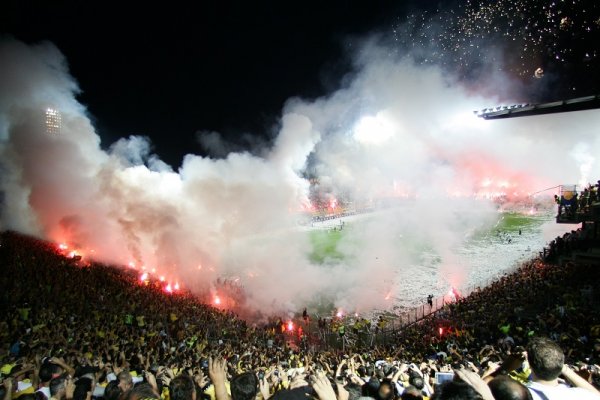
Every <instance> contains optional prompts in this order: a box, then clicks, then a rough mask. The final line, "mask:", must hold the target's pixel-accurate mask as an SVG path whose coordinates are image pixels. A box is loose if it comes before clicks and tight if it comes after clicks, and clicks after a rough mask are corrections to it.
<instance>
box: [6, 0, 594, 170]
mask: <svg viewBox="0 0 600 400" xmlns="http://www.w3.org/2000/svg"><path fill="white" fill-rule="evenodd" d="M87 3H89V2H66V1H56V2H52V1H46V2H32V1H19V0H10V1H6V2H4V4H5V5H4V6H3V12H2V15H1V16H0V26H1V28H0V29H1V30H2V33H3V34H4V35H7V34H8V35H11V36H14V37H16V38H17V39H20V40H23V41H25V42H27V43H35V42H38V41H41V40H50V41H52V42H53V43H54V44H55V45H56V46H57V47H58V48H59V49H60V50H61V51H62V52H63V53H64V54H65V56H66V58H67V60H68V63H69V67H70V71H71V74H72V75H73V76H74V77H75V79H76V80H77V81H78V82H79V85H80V88H81V90H82V93H81V95H80V96H79V100H80V102H82V103H83V104H85V105H86V106H87V107H88V110H89V113H90V115H91V117H92V119H93V121H94V124H95V126H96V128H97V130H98V133H99V134H100V136H101V138H102V141H103V145H104V146H108V145H109V144H110V143H112V142H114V141H115V140H117V139H118V138H119V137H123V136H128V135H130V134H138V135H146V136H148V137H150V138H151V140H152V142H153V143H154V146H155V149H154V151H155V152H156V153H157V154H158V155H159V156H160V157H161V158H162V159H163V160H165V161H166V162H167V163H169V164H171V165H172V166H174V167H175V168H177V167H178V166H179V165H180V162H181V158H182V156H183V155H184V154H187V153H196V154H204V153H203V151H204V150H203V149H202V147H201V146H200V144H199V143H198V141H197V138H196V136H197V132H198V131H218V132H220V133H222V134H223V135H224V137H225V138H226V139H227V140H229V141H232V142H234V143H238V144H240V146H242V147H244V146H248V147H249V146H250V145H251V143H248V141H247V140H246V139H243V138H244V137H246V138H247V137H252V138H254V139H256V140H257V141H259V142H268V141H269V140H270V139H272V137H273V135H274V129H275V128H276V125H277V121H278V117H279V115H280V111H281V108H282V106H283V104H284V103H285V101H286V100H287V99H289V98H290V97H293V96H300V97H303V98H308V99H310V98H316V97H318V96H322V95H325V94H327V93H330V92H333V91H335V90H336V89H337V88H339V86H340V84H341V82H343V79H344V77H345V76H346V75H347V74H349V73H351V71H352V69H351V56H352V53H353V51H354V50H355V49H356V48H357V47H358V46H359V45H360V43H361V40H362V39H363V38H364V37H366V35H368V34H372V33H375V34H378V35H379V36H380V37H382V38H383V39H384V41H387V42H391V43H392V44H393V43H397V46H398V47H396V48H395V50H396V51H405V49H407V48H408V49H410V48H411V47H412V48H414V47H415V46H423V45H425V46H427V48H428V50H427V52H425V55H423V53H421V54H420V56H419V57H420V58H419V59H418V60H419V62H423V63H436V64H439V65H443V66H444V67H446V68H450V69H452V70H454V71H458V73H459V74H460V75H461V76H460V77H461V78H464V79H465V80H467V81H470V82H478V81H481V80H482V79H486V74H489V73H490V72H489V70H488V69H486V65H488V64H489V59H487V58H486V57H490V54H491V53H489V54H486V53H485V51H483V50H481V51H479V49H480V47H479V46H482V48H484V49H487V50H489V49H490V46H489V45H488V44H487V43H490V41H493V42H495V43H498V47H497V48H496V47H494V49H493V50H494V51H495V52H494V54H498V51H496V50H498V49H500V52H505V53H508V54H511V55H512V58H510V57H509V58H508V61H507V63H506V64H500V62H498V65H499V68H498V69H502V72H503V73H506V74H507V75H508V76H510V77H514V79H521V80H522V81H524V85H525V86H526V87H529V88H530V94H531V97H532V98H535V99H536V100H551V99H553V97H558V96H561V97H567V96H568V97H574V96H575V95H587V94H595V93H597V92H598V91H600V90H598V71H600V70H599V69H598V60H597V56H598V51H597V49H598V43H599V40H598V39H599V36H598V31H599V30H600V19H598V20H596V18H598V17H600V15H596V14H597V13H598V4H597V3H598V2H597V1H595V0H588V1H584V0H570V2H567V3H565V2H562V3H561V2H560V1H557V2H546V1H535V2H534V1H529V2H528V1H525V0H519V1H510V2H508V1H504V0H502V1H494V2H487V3H488V4H493V6H489V5H488V6H487V8H485V7H480V6H479V5H474V3H475V2H474V1H467V2H456V1H446V2H439V3H438V2H433V1H404V2H402V1H387V0H386V1H376V2H364V1H335V2H329V1H327V2H271V3H267V2H204V3H203V5H202V6H198V5H196V6H194V7H193V8H190V7H189V6H188V5H187V3H180V4H175V3H172V2H166V3H160V5H158V6H155V5H151V3H150V2H143V3H141V2H140V3H137V4H128V5H124V3H125V2H122V3H123V4H121V3H114V4H110V3H106V2H95V4H96V5H95V6H91V5H90V4H87ZM483 3H486V2H483ZM504 3H506V4H504ZM532 3H536V6H535V7H534V6H531V4H532ZM538 3H539V4H538ZM542 3H543V4H546V3H547V4H548V5H551V4H555V6H549V8H548V9H546V8H545V6H544V5H542ZM556 3H558V4H559V5H558V6H556ZM561 4H562V5H561ZM564 4H568V6H567V5H564ZM538 6H539V7H538ZM519 7H520V8H519ZM561 7H562V8H561ZM582 10H583V12H582ZM564 16H567V17H568V19H567V20H566V22H564V21H563V22H564V23H562V25H561V21H562V19H563V18H564ZM542 20H543V21H542ZM448 21H449V22H448ZM540 21H541V22H540ZM444 24H445V25H444ZM544 24H545V25H544ZM542 25H543V26H542ZM440 26H441V27H440ZM542 28H543V29H544V31H543V32H542ZM536 29H539V30H540V32H542V33H540V35H537V36H536V34H534V35H531V32H532V30H533V31H534V32H535V31H536ZM527 35H529V36H530V37H529V38H528V36H527ZM538 36H539V37H538ZM515 37H517V39H518V40H516V41H515ZM513 42H515V43H514V44H513ZM575 44H576V46H575ZM461 46H462V47H461ZM516 47H519V48H520V50H519V51H515V49H514V48H516ZM392 48H393V47H392ZM474 49H475V50H474ZM565 49H567V50H565ZM568 49H571V50H568ZM482 51H483V53H482ZM557 54H558V58H557ZM538 66H543V67H545V70H546V71H547V75H546V81H545V82H546V83H545V85H544V87H543V88H541V87H540V84H539V82H538V81H536V80H535V79H534V78H533V77H532V71H533V70H534V69H535V68H537V67H538ZM548 82H550V84H549V85H548ZM524 100H527V99H524ZM482 106H488V104H485V105H482Z"/></svg>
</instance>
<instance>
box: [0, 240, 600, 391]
mask: <svg viewBox="0 0 600 400" xmlns="http://www.w3.org/2000/svg"><path fill="white" fill-rule="evenodd" d="M0 268H1V272H0V316H1V318H0V346H1V347H0V351H1V352H0V363H1V369H0V373H1V376H2V378H1V379H2V385H1V387H0V398H2V399H4V400H12V399H15V398H19V399H22V400H49V399H51V398H52V399H54V400H91V399H92V398H96V399H105V400H146V399H159V398H160V399H165V400H201V399H206V400H209V399H210V400H254V399H257V400H261V399H262V400H267V399H269V398H273V399H274V400H278V399H283V400H287V399H289V400H293V399H298V400H300V399H306V398H308V397H312V398H317V399H319V400H356V399H359V398H369V399H375V400H394V399H423V398H432V399H485V400H491V399H496V400H498V399H531V398H533V399H536V400H537V399H542V400H545V399H588V398H590V399H592V398H593V399H597V398H600V392H598V390H597V388H598V387H599V386H598V383H599V381H598V378H599V376H600V374H599V373H600V371H599V367H598V365H597V364H598V363H600V313H599V312H598V311H599V310H598V293H596V289H597V287H596V285H597V284H596V282H598V278H600V271H599V270H598V269H597V268H596V266H592V265H582V264H575V263H568V264H567V265H561V266H559V265H554V264H550V263H547V262H544V261H542V260H541V259H537V260H532V261H530V262H528V263H525V264H524V265H523V266H522V267H521V268H519V269H518V270H517V271H516V272H514V273H512V274H507V275H505V276H504V277H503V278H501V279H500V280H498V281H497V282H495V283H494V284H492V285H491V286H489V287H486V288H481V289H479V290H477V291H475V292H474V293H472V294H471V295H469V296H468V297H465V298H459V299H457V301H456V302H454V303H451V304H449V305H446V306H445V307H444V308H443V309H442V310H440V311H438V312H436V313H434V314H432V315H431V316H430V317H428V318H425V319H424V320H422V321H420V322H419V323H416V324H414V325H412V326H410V327H406V328H404V329H403V330H401V331H397V332H380V334H381V335H387V336H386V340H384V341H376V342H375V343H374V344H370V345H365V344H356V345H355V346H350V347H347V346H345V347H344V348H343V349H342V348H324V347H323V348H312V347H297V346H290V344H289V341H288V340H286V337H285V334H284V333H283V332H281V331H278V330H277V329H273V326H272V325H271V324H268V325H266V326H257V325H249V324H248V323H246V322H245V321H243V320H241V319H239V318H238V317H236V315H235V314H233V313H232V312H228V311H223V310H219V309H216V308H214V307H212V306H210V305H207V304H203V303H202V302H200V301H199V300H198V298H197V297H195V296H193V295H192V294H190V293H187V292H185V291H183V290H182V291H180V292H177V293H173V294H168V293H165V292H164V291H163V290H162V287H161V286H160V285H154V284H152V283H150V284H140V281H139V277H138V276H137V274H136V273H134V272H131V271H128V270H123V269H118V268H113V267H110V266H105V265H101V264H97V263H92V264H91V265H88V266H85V265H83V264H81V263H77V262H75V261H73V260H70V259H68V258H66V257H65V256H64V255H62V254H60V253H59V252H57V251H56V249H55V246H54V245H53V244H50V243H47V242H43V241H39V240H36V239H33V238H30V237H26V236H22V235H19V234H15V233H3V234H2V235H1V236H0ZM357 290H360V289H359V288H357ZM304 317H305V318H306V319H308V318H309V317H308V315H307V314H306V313H305V314H304ZM314 325H316V324H314ZM372 325H373V326H374V327H376V326H377V323H376V322H374V323H373V324H372Z"/></svg>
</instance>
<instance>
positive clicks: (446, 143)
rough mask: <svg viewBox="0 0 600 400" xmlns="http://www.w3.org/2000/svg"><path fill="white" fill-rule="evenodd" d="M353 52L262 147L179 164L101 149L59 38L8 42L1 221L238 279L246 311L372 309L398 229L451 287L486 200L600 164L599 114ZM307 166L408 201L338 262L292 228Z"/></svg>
mask: <svg viewBox="0 0 600 400" xmlns="http://www.w3.org/2000/svg"><path fill="white" fill-rule="evenodd" d="M356 59H357V60H358V61H357V66H356V71H355V74H354V76H353V79H352V80H351V82H350V83H349V84H348V85H347V86H345V87H344V88H342V89H340V90H339V91H337V92H335V93H332V94H331V95H329V96H327V97H324V98H320V99H317V100H315V101H304V100H301V99H291V100H290V101H289V102H288V103H287V105H286V106H285V108H284V110H283V115H282V117H281V120H280V127H279V133H278V136H277V138H276V139H275V141H274V144H273V146H272V147H271V148H268V149H264V151H262V152H261V153H260V154H262V156H257V155H254V154H251V153H248V152H244V151H237V152H229V153H227V150H226V146H225V145H224V144H223V143H222V141H221V139H220V136H219V135H218V134H217V133H210V134H207V135H208V136H206V137H205V145H206V146H208V147H211V146H212V147H214V148H216V149H218V150H219V151H220V154H221V155H223V156H224V157H223V158H220V159H210V158H205V157H200V156H197V155H191V154H190V155H187V156H186V157H185V159H184V160H183V164H182V167H181V168H180V169H179V170H178V171H172V169H171V168H170V167H169V166H168V165H166V164H165V163H164V162H162V161H161V160H160V159H158V157H156V156H155V155H153V154H152V153H151V146H150V143H149V142H148V140H147V139H145V138H143V137H136V136H132V137H129V138H126V139H121V140H119V141H118V142H116V143H114V144H112V145H111V146H110V147H109V150H108V151H103V150H102V149H101V147H100V138H99V136H98V134H97V133H96V132H95V130H94V127H93V126H92V124H91V122H90V119H89V118H88V116H87V114H86V109H85V108H84V107H83V106H82V105H81V104H79V103H78V102H77V100H76V95H77V94H78V90H79V89H78V86H77V84H76V82H75V80H74V79H73V78H72V77H71V76H70V75H69V73H68V68H67V64H66V60H65V59H64V57H63V56H62V54H61V53H60V52H59V51H58V50H57V49H56V48H55V47H54V46H53V45H52V44H50V43H43V44H40V45H36V46H28V45H25V44H23V43H21V42H18V41H15V40H3V41H2V42H1V44H0V70H1V71H3V73H2V75H1V76H0V129H1V131H0V160H1V161H0V164H1V166H0V168H1V169H0V170H1V171H2V175H1V181H0V189H1V191H2V194H3V198H2V199H3V200H2V217H1V225H0V228H2V229H15V230H18V231H22V232H27V233H32V234H36V235H40V236H42V237H45V238H48V239H51V240H54V241H56V242H67V243H69V244H70V245H71V246H73V247H76V248H79V249H80V250H81V251H82V252H83V253H84V254H85V256H90V257H95V258H97V259H101V260H106V261H110V262H112V263H115V264H118V265H126V264H129V263H133V264H135V265H136V266H137V267H138V268H140V267H141V266H145V267H146V268H147V270H149V271H151V272H152V271H154V273H155V274H156V276H164V277H165V281H168V282H176V281H177V282H180V283H182V284H183V283H185V285H186V286H187V287H189V288H191V289H193V290H196V291H198V292H199V293H207V292H210V291H211V290H213V291H214V287H213V286H212V284H213V282H214V281H215V280H216V279H217V278H219V277H228V278H231V279H237V280H238V282H240V284H241V285H243V287H244V291H245V293H246V295H247V304H248V306H249V307H250V308H251V309H260V310H262V311H263V312H281V311H293V310H298V309H301V307H303V306H304V305H305V304H307V303H315V302H318V301H331V302H333V304H335V305H336V306H340V307H343V308H344V309H348V310H353V309H357V310H360V311H365V310H369V309H373V308H388V307H390V306H391V302H390V301H389V299H390V297H391V296H390V294H391V295H392V297H393V294H394V293H396V292H397V291H398V290H399V289H400V288H402V286H403V285H404V284H405V282H408V281H410V279H411V276H410V272H409V271H410V268H407V266H409V265H412V264H414V263H415V257H416V256H415V254H412V253H411V252H410V251H407V250H406V246H398V242H399V241H403V242H406V241H409V242H410V241H414V242H415V243H417V242H418V243H428V245H429V246H430V247H431V248H432V250H433V251H435V253H437V254H438V255H439V256H440V258H441V260H442V261H441V265H442V266H441V268H440V269H439V271H438V272H434V273H438V274H439V281H440V282H444V283H446V284H452V285H460V284H461V282H462V281H463V280H464V279H465V276H466V274H468V272H469V271H467V270H465V269H464V268H462V267H458V265H459V263H457V262H456V249H457V248H458V247H459V246H460V244H461V243H462V242H463V241H464V239H465V237H467V236H468V235H470V234H471V233H472V232H473V231H474V230H476V229H478V228H479V227H482V226H485V225H486V224H487V223H491V221H493V220H494V219H495V218H496V217H495V215H496V210H495V207H494V205H493V204H492V203H491V202H489V201H487V200H485V198H486V197H487V196H489V195H491V194H498V193H500V192H502V193H506V194H507V195H508V196H515V197H518V196H526V195H527V194H528V193H531V192H534V191H536V190H539V189H544V188H546V187H549V186H554V185H558V184H561V183H576V182H579V181H580V180H581V179H586V180H587V179H590V178H593V177H598V176H599V175H600V168H599V166H598V163H597V162H596V160H595V158H594V156H593V155H594V154H598V153H599V150H600V142H599V139H598V136H597V135H596V133H597V132H596V131H597V127H598V126H600V125H599V123H600V113H598V112H597V111H587V112H578V113H571V114H561V115H550V116H544V117H530V118H519V119H512V120H503V121H483V120H480V119H477V118H476V117H475V116H474V115H473V114H472V111H471V110H476V109H481V108H483V107H486V106H490V105H495V104H496V103H497V101H498V99H494V98H483V97H482V96H478V95H477V94H473V93H470V92H468V91H467V90H465V89H463V88H462V86H461V84H460V82H456V81H455V80H454V79H453V77H452V75H451V74H448V73H447V72H445V71H443V70H441V69H439V68H435V67H431V66H430V67H422V66H417V65H415V64H414V63H413V62H412V61H411V59H410V58H409V57H405V58H393V57H390V56H389V55H387V53H386V52H385V51H382V49H381V48H379V47H377V46H365V48H363V50H362V52H361V53H360V54H359V55H358V56H357V58H356ZM487 92H489V88H488V91H487ZM48 108H53V109H57V110H59V111H60V114H61V129H60V133H59V134H53V133H48V132H46V128H45V126H44V112H45V110H47V109H48ZM225 154H226V156H225ZM307 174H308V175H312V176H314V177H316V178H317V179H318V180H319V182H320V183H321V184H323V185H325V184H327V185H329V186H330V187H331V188H332V193H334V194H335V195H341V194H342V193H343V194H344V196H347V197H348V198H352V199H353V201H354V202H355V204H356V205H364V206H376V205H378V204H379V202H381V201H384V200H385V201H388V200H389V199H394V201H397V199H404V200H403V202H402V204H403V205H402V206H401V207H393V208H391V209H389V210H387V211H382V212H378V213H374V214H373V215H372V216H371V217H369V218H364V219H363V220H362V221H361V222H357V224H358V226H360V229H352V230H350V231H349V233H348V234H347V235H346V236H344V238H343V240H342V242H341V243H340V245H339V248H338V250H339V251H341V252H342V253H344V255H345V257H344V261H342V262H340V261H335V260H329V261H328V262H326V263H325V264H324V265H316V264H314V263H313V262H311V258H310V253H311V249H312V247H311V246H312V245H311V243H310V240H309V236H308V235H307V234H306V232H304V231H303V230H302V228H300V227H299V225H298V223H299V220H300V219H301V218H300V216H301V211H302V210H306V209H307V208H309V207H310V203H309V181H308V180H307V179H306V178H305V176H307ZM582 174H585V176H582ZM473 194H476V195H477V196H473ZM475 197H478V198H475ZM392 204H397V203H392Z"/></svg>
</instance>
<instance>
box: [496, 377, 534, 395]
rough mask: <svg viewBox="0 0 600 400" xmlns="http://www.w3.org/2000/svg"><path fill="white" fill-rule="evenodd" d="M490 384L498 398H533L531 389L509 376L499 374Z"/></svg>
mask: <svg viewBox="0 0 600 400" xmlns="http://www.w3.org/2000/svg"><path fill="white" fill-rule="evenodd" d="M488 386H489V387H490V389H491V390H492V394H493V395H494V399H496V400H532V397H531V393H530V392H529V390H527V388H526V387H525V386H523V385H522V384H520V383H519V382H517V381H515V380H514V379H512V378H510V377H508V376H498V377H496V378H494V379H492V380H491V381H490V382H489V383H488Z"/></svg>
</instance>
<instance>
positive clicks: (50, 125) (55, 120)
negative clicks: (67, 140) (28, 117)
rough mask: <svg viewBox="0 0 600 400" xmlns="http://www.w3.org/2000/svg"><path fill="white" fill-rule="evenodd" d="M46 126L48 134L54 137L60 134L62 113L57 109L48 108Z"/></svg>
mask: <svg viewBox="0 0 600 400" xmlns="http://www.w3.org/2000/svg"><path fill="white" fill-rule="evenodd" d="M44 122H45V124H46V133H50V134H53V135H58V134H60V127H61V117H60V111H58V110H57V109H55V108H52V107H48V108H46V118H45V120H44Z"/></svg>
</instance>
